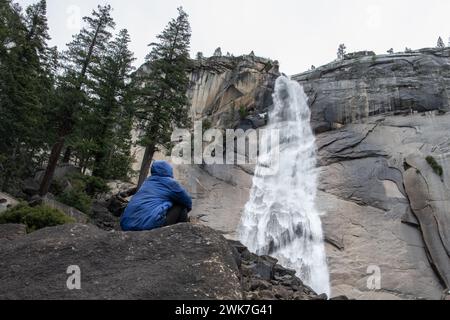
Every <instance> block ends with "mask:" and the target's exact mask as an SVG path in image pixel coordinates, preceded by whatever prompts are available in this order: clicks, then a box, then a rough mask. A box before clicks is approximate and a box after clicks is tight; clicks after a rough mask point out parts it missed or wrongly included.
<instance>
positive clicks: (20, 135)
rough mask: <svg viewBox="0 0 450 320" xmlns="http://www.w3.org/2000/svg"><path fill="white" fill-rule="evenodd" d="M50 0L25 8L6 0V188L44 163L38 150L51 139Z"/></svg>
mask: <svg viewBox="0 0 450 320" xmlns="http://www.w3.org/2000/svg"><path fill="white" fill-rule="evenodd" d="M46 9H47V8H46V1H44V0H40V1H38V2H37V3H36V4H33V5H30V6H29V7H27V8H26V10H25V12H24V11H23V10H22V8H21V7H20V6H19V5H17V4H15V3H13V2H12V1H5V0H2V1H0V75H1V76H0V101H1V103H0V123H1V125H0V137H1V139H0V155H1V158H2V162H1V170H0V181H1V182H2V185H0V189H4V188H6V187H7V186H8V183H9V182H11V180H12V179H16V178H21V177H24V176H27V175H28V174H29V173H30V172H29V170H30V168H33V167H36V166H38V164H39V163H38V162H39V152H38V150H39V149H40V148H41V147H42V146H43V145H45V144H46V143H48V142H49V139H50V138H51V135H50V134H48V129H47V128H48V127H47V126H46V123H47V121H46V117H45V115H46V112H47V111H48V110H49V109H50V108H51V96H52V90H53V80H54V64H55V61H54V60H55V54H56V50H55V49H54V48H49V47H48V45H47V41H48V39H49V36H48V26H47V18H46Z"/></svg>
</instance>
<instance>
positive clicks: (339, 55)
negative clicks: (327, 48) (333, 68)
mask: <svg viewBox="0 0 450 320" xmlns="http://www.w3.org/2000/svg"><path fill="white" fill-rule="evenodd" d="M346 49H347V47H346V46H345V44H340V45H339V48H338V52H337V58H338V60H344V58H345V54H346V53H347V52H346Z"/></svg>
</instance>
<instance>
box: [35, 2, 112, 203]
mask: <svg viewBox="0 0 450 320" xmlns="http://www.w3.org/2000/svg"><path fill="white" fill-rule="evenodd" d="M83 20H84V22H85V23H86V27H84V28H83V29H82V30H81V31H80V33H79V34H77V35H76V36H74V38H73V40H72V42H71V43H69V44H68V49H67V51H66V52H65V53H64V55H63V64H64V68H65V70H64V74H63V76H62V77H61V78H60V79H59V81H58V83H59V88H58V95H57V97H58V105H59V110H58V115H57V118H58V121H57V124H58V127H57V140H56V142H55V144H54V145H53V147H52V150H51V154H50V157H49V161H48V165H47V169H46V172H45V175H44V178H43V180H42V184H41V187H40V195H41V196H43V195H46V194H47V192H48V190H49V188H50V184H51V181H52V178H53V174H54V171H55V169H56V166H57V163H58V160H59V157H60V155H61V152H62V150H63V148H64V144H65V142H66V139H67V137H68V136H69V135H70V134H71V133H72V132H73V130H74V126H75V124H76V119H77V115H78V113H79V112H80V111H82V107H83V106H84V105H85V104H86V100H87V99H88V95H87V90H88V89H89V86H90V83H91V81H92V73H93V72H94V70H95V69H96V68H98V67H99V62H100V58H101V56H102V55H103V54H104V52H105V46H106V44H107V43H108V41H109V39H110V38H111V33H110V29H112V28H114V26H115V23H114V21H113V19H112V17H111V7H110V6H99V7H98V9H97V10H94V11H93V13H92V16H91V17H85V18H83Z"/></svg>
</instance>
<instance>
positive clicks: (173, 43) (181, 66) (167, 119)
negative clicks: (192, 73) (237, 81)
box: [135, 8, 192, 147]
mask: <svg viewBox="0 0 450 320" xmlns="http://www.w3.org/2000/svg"><path fill="white" fill-rule="evenodd" d="M178 13H179V15H178V17H177V18H176V19H173V20H172V21H170V22H169V24H168V25H167V27H166V28H165V29H164V31H163V32H162V33H161V34H160V35H158V37H157V39H158V42H157V43H152V44H150V46H151V47H152V50H151V52H150V53H149V54H148V56H147V58H146V60H147V63H148V64H149V66H150V68H149V71H148V72H145V73H142V74H140V75H139V76H138V77H137V78H136V79H135V80H136V82H137V83H138V87H139V88H141V89H140V90H139V97H138V99H137V104H138V111H137V117H138V119H139V120H140V121H139V122H140V123H139V127H140V129H141V130H142V131H143V132H144V134H143V136H142V138H141V140H140V142H139V143H140V144H141V145H142V146H145V147H148V146H153V147H155V146H157V145H161V146H164V147H167V146H169V145H170V142H171V141H170V140H171V135H172V132H173V129H174V128H175V127H176V128H186V127H188V126H189V103H188V102H189V101H188V98H187V96H186V92H187V89H188V88H189V76H188V71H189V67H190V66H191V63H192V62H191V60H190V57H189V48H190V38H191V28H190V25H189V21H188V15H187V14H186V12H184V11H183V9H182V8H179V9H178Z"/></svg>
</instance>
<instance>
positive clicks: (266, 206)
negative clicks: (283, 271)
mask: <svg viewBox="0 0 450 320" xmlns="http://www.w3.org/2000/svg"><path fill="white" fill-rule="evenodd" d="M273 97H274V108H273V109H272V110H271V111H270V112H269V123H268V127H267V129H268V130H267V132H270V130H278V132H279V137H280V139H279V145H278V146H277V148H275V147H274V146H273V145H272V146H269V147H267V150H263V149H261V151H260V155H259V158H258V165H257V167H256V169H255V177H254V180H253V187H252V190H251V195H250V200H249V202H248V203H247V205H246V207H245V212H244V214H243V217H242V221H241V225H240V228H239V236H240V239H241V241H242V243H243V244H244V245H246V246H247V247H248V248H249V249H250V250H251V251H252V252H254V253H257V254H258V255H271V256H273V257H275V258H277V259H278V260H279V263H280V264H281V265H283V266H284V267H287V268H290V269H293V270H296V271H297V276H298V277H299V278H300V279H302V280H303V282H304V283H305V284H307V285H308V286H310V287H311V288H312V289H314V290H315V291H316V292H317V293H319V294H322V293H326V294H327V295H328V296H329V295H330V283H329V272H328V267H327V262H326V254H325V245H324V240H323V231H322V223H321V220H320V216H321V214H320V212H319V211H318V210H317V208H316V205H315V201H316V192H317V169H316V146H315V138H314V134H313V131H312V128H311V124H310V119H311V112H310V109H309V107H308V103H307V96H306V95H305V93H304V91H303V88H302V87H301V86H300V85H299V84H298V83H297V82H295V81H291V80H290V79H288V78H286V77H280V78H278V79H277V81H276V86H275V93H274V95H273ZM263 141H265V143H267V144H270V141H271V140H269V139H268V138H267V137H266V138H265V140H263ZM264 149H266V148H264ZM274 152H278V153H279V154H275V153H274ZM268 169H270V170H268Z"/></svg>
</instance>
